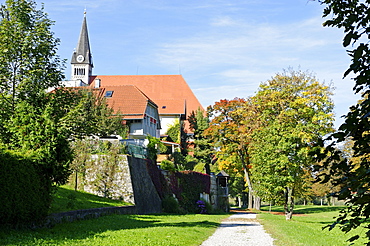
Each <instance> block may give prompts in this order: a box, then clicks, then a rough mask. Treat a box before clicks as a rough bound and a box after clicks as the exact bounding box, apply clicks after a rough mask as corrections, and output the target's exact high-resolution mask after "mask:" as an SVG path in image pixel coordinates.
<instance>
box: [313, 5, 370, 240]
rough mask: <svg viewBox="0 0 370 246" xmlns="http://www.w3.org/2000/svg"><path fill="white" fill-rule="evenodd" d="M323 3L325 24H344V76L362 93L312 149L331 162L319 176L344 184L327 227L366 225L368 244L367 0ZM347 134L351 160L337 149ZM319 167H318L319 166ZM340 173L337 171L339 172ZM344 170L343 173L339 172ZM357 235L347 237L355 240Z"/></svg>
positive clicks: (369, 50) (369, 107)
mask: <svg viewBox="0 0 370 246" xmlns="http://www.w3.org/2000/svg"><path fill="white" fill-rule="evenodd" d="M319 2H320V3H321V4H323V5H324V6H325V9H324V12H323V17H324V18H328V19H327V20H326V21H325V22H324V26H328V27H337V28H343V30H344V38H343V46H344V47H346V49H347V53H348V55H349V56H350V58H351V64H350V66H349V68H348V69H347V70H346V71H345V72H344V77H348V76H349V75H351V76H353V77H352V79H353V80H354V81H355V86H354V88H353V89H354V91H355V93H360V94H361V95H362V100H361V101H359V102H358V103H357V104H356V105H354V106H352V107H351V108H350V111H349V113H347V115H346V116H345V122H344V123H343V124H342V125H341V126H340V127H339V129H338V131H337V132H336V133H334V134H332V135H331V136H330V137H328V138H327V139H326V140H328V141H329V142H328V141H322V142H321V144H320V145H319V147H322V146H324V144H325V142H328V143H327V145H326V148H325V151H324V152H323V153H322V152H320V151H319V150H318V151H316V152H315V154H316V156H317V157H318V159H319V160H325V162H324V166H325V167H327V166H332V168H330V172H329V173H327V174H324V175H323V176H322V180H323V181H324V182H327V181H329V180H330V178H331V177H335V178H334V184H342V185H343V188H342V189H341V190H340V191H339V192H337V193H336V194H335V196H336V197H338V198H339V199H343V200H345V201H346V204H347V205H348V206H347V207H346V208H345V209H343V210H342V211H341V213H340V215H339V216H338V217H337V218H336V221H335V222H334V223H333V224H332V225H331V226H330V229H332V228H334V227H335V226H336V225H339V227H340V228H341V230H342V231H344V232H348V231H350V230H352V229H355V228H357V227H359V226H363V227H364V228H366V230H367V232H366V237H367V238H368V239H369V243H367V245H370V226H369V216H370V212H369V211H370V197H369V183H370V176H369V170H370V162H369V158H368V154H369V149H370V148H369V147H370V146H369V143H370V135H369V134H368V133H369V112H370V100H369V98H368V95H369V93H370V90H369V85H370V76H369V57H370V48H369V42H368V41H369V35H370V29H369V23H370V16H369V11H370V6H369V5H370V3H369V1H358V0H355V1H344V0H322V1H321V0H320V1H319ZM348 138H351V140H352V141H353V143H354V144H353V157H354V159H353V160H356V162H353V160H348V159H342V158H341V157H342V155H343V154H342V153H341V151H340V150H338V149H337V146H340V145H341V144H343V143H344V142H345V141H347V139H348ZM358 163H359V164H358ZM317 168H318V169H320V168H321V167H320V166H318V167H317ZM338 174H339V175H338ZM342 174H343V176H342ZM357 238H359V235H356V236H353V237H352V238H350V241H354V240H356V239H357Z"/></svg>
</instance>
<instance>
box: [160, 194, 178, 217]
mask: <svg viewBox="0 0 370 246" xmlns="http://www.w3.org/2000/svg"><path fill="white" fill-rule="evenodd" d="M162 209H163V212H165V213H173V214H176V213H180V208H179V203H178V202H177V200H176V199H175V198H174V197H173V196H166V197H165V198H164V199H163V200H162Z"/></svg>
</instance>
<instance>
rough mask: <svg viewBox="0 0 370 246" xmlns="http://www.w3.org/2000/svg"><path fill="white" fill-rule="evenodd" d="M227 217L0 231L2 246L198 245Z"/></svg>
mask: <svg viewBox="0 0 370 246" xmlns="http://www.w3.org/2000/svg"><path fill="white" fill-rule="evenodd" d="M228 216H229V215H227V214H224V215H203V214H190V215H109V216H104V217H100V218H97V219H91V220H86V221H76V222H72V223H63V224H58V225H56V226H55V227H53V228H42V229H37V230H21V231H19V230H7V231H0V244H1V245H112V246H114V245H135V246H136V245H200V244H201V242H203V241H204V240H205V239H207V238H208V237H209V236H210V235H212V233H213V232H214V231H215V229H216V228H217V227H218V226H219V224H220V221H221V220H222V219H224V218H226V217H228Z"/></svg>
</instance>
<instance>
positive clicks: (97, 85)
mask: <svg viewBox="0 0 370 246" xmlns="http://www.w3.org/2000/svg"><path fill="white" fill-rule="evenodd" d="M95 88H100V79H95Z"/></svg>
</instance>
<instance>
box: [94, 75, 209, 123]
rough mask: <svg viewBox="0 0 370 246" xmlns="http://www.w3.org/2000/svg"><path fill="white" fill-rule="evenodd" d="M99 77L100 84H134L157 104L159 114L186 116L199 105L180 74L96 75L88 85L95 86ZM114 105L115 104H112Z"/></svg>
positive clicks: (105, 86)
mask: <svg viewBox="0 0 370 246" xmlns="http://www.w3.org/2000/svg"><path fill="white" fill-rule="evenodd" d="M97 78H99V79H100V86H101V87H103V88H107V87H108V86H122V85H134V86H136V87H137V88H139V89H140V90H141V91H142V92H143V93H145V95H146V96H147V97H149V98H150V99H151V100H153V101H154V102H155V103H156V104H157V105H158V111H159V114H161V115H166V114H168V115H173V114H175V115H179V114H184V113H185V105H186V114H187V116H188V115H189V114H190V113H191V112H192V111H196V110H197V109H198V108H199V107H200V108H201V109H203V107H202V105H201V104H200V103H199V101H198V99H197V98H196V97H195V95H194V93H193V92H192V90H191V89H190V87H189V86H188V84H187V83H186V81H185V80H184V78H183V77H182V76H181V75H97V76H92V77H91V78H90V79H91V80H90V85H91V86H92V87H94V86H95V79H97ZM113 107H116V106H113Z"/></svg>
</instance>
